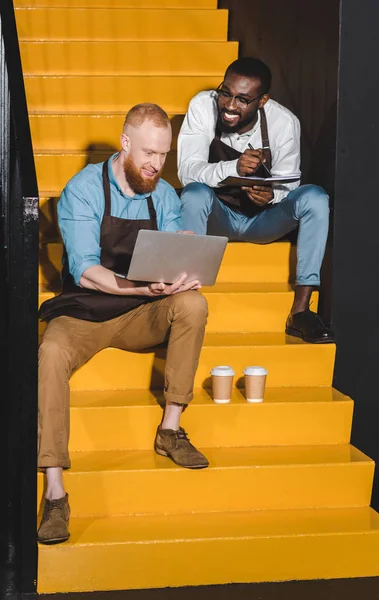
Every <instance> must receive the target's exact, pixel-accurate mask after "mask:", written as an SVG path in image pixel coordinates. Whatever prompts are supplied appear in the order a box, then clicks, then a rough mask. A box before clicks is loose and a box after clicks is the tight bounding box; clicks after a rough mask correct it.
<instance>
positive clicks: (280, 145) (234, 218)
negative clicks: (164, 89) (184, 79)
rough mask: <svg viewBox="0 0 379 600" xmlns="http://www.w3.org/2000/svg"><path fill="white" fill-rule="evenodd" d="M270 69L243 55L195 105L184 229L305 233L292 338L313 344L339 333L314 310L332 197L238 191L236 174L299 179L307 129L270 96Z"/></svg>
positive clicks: (188, 135)
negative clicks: (234, 180) (228, 180)
mask: <svg viewBox="0 0 379 600" xmlns="http://www.w3.org/2000/svg"><path fill="white" fill-rule="evenodd" d="M270 86H271V71H270V69H269V68H268V66H267V65H266V64H265V63H263V62H262V61H261V60H259V59H256V58H250V57H245V58H240V59H238V60H236V61H234V62H233V63H232V64H231V65H229V67H228V68H227V70H226V73H225V76H224V80H223V82H222V83H221V84H220V86H219V87H218V88H217V90H215V91H206V92H200V93H199V94H197V95H196V96H195V97H194V98H193V99H192V100H191V102H190V105H189V108H188V111H187V114H186V116H185V119H184V121H183V125H182V127H181V130H180V134H179V138H178V173H179V178H180V180H181V182H182V184H183V185H184V189H183V191H182V194H181V202H182V219H183V225H184V228H185V229H190V230H192V231H194V232H195V233H198V234H206V233H208V234H210V235H225V236H227V237H228V238H229V239H230V240H235V241H246V242H254V243H257V244H267V243H270V242H273V241H274V240H277V239H279V238H281V237H282V236H283V235H285V234H287V233H288V232H290V231H292V230H293V229H296V228H297V227H298V228H299V234H298V240H297V272H296V286H295V297H294V302H293V305H292V308H291V312H290V315H289V316H288V319H287V323H286V333H288V334H290V335H294V336H296V337H299V338H301V339H303V340H304V341H306V342H311V343H328V342H333V341H334V339H333V333H332V332H331V331H330V329H328V328H327V327H326V326H325V324H324V323H323V322H322V320H321V319H320V317H319V316H318V315H317V314H316V313H314V312H312V311H310V310H309V305H310V299H311V295H312V291H313V289H314V287H317V286H319V285H320V268H321V264H322V260H323V257H324V253H325V245H326V239H327V235H328V227H329V199H328V196H327V194H326V192H325V191H324V190H323V189H322V188H320V187H318V186H315V185H302V186H299V182H298V181H297V182H292V183H286V184H281V185H278V184H274V185H273V186H267V185H264V186H262V185H255V186H254V187H239V186H231V185H223V184H222V182H223V181H224V180H225V179H226V178H227V177H229V176H232V177H244V176H252V175H256V176H260V177H266V176H267V175H268V174H269V173H270V172H271V174H272V175H283V176H286V175H292V174H298V175H300V124H299V121H298V119H297V118H296V117H295V115H294V114H292V113H291V112H290V111H289V110H288V109H286V108H285V107H284V106H281V105H280V104H278V103H277V102H275V101H274V100H271V99H270V97H269V90H270Z"/></svg>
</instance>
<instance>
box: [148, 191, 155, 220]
mask: <svg viewBox="0 0 379 600" xmlns="http://www.w3.org/2000/svg"><path fill="white" fill-rule="evenodd" d="M147 208H148V209H149V217H150V221H155V224H156V222H157V213H156V212H155V208H154V204H153V199H152V197H151V195H150V196H149V197H148V199H147Z"/></svg>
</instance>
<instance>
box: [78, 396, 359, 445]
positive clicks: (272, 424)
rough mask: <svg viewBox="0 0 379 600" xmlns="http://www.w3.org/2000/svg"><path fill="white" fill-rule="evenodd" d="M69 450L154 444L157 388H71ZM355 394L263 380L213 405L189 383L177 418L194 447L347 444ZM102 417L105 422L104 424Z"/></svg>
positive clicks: (158, 410) (160, 402)
mask: <svg viewBox="0 0 379 600" xmlns="http://www.w3.org/2000/svg"><path fill="white" fill-rule="evenodd" d="M70 404H71V410H70V413H71V431H70V450H71V451H102V450H103V451H105V450H116V449H134V450H148V449H151V447H152V442H153V440H154V437H155V432H156V428H157V423H159V422H160V419H161V416H162V409H161V406H160V405H163V404H164V399H163V396H162V393H161V392H151V391H149V390H116V391H100V390H97V391H93V392H72V394H71V402H70ZM352 414H353V401H352V400H351V399H350V398H348V397H346V396H344V395H343V394H340V393H339V392H337V390H333V389H332V388H267V389H266V393H265V398H264V402H262V403H261V404H255V405H254V404H249V403H248V402H247V401H246V398H245V396H244V390H234V391H233V394H232V398H231V402H230V403H229V404H226V405H217V404H215V403H214V402H213V400H212V395H211V391H210V390H201V389H200V390H197V389H196V390H194V399H193V401H192V402H191V405H190V407H189V409H188V410H187V411H186V412H185V413H184V415H183V418H182V425H183V427H184V428H185V429H186V431H188V432H189V434H190V437H191V440H192V442H193V443H194V444H195V446H197V447H205V446H207V447H224V448H226V447H242V446H287V445H289V446H294V445H305V444H308V445H313V444H317V445H325V444H348V443H349V441H350V431H351V422H352ZM104 423H106V424H107V425H106V427H104Z"/></svg>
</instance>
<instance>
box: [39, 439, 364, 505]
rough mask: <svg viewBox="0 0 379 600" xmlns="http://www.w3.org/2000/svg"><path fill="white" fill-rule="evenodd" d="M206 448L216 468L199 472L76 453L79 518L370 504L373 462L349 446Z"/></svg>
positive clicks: (126, 455)
mask: <svg viewBox="0 0 379 600" xmlns="http://www.w3.org/2000/svg"><path fill="white" fill-rule="evenodd" d="M151 443H152V444H153V440H152V441H151ZM201 450H202V451H203V452H204V454H205V455H206V456H207V458H208V460H209V465H210V466H209V467H208V468H207V469H201V470H199V471H196V472H194V471H192V470H191V469H183V468H181V467H178V466H176V465H175V464H174V463H173V462H172V461H171V460H170V459H168V458H165V457H162V456H159V455H157V454H156V453H155V452H154V450H140V451H139V450H114V451H110V450H108V451H104V452H74V453H72V455H71V459H72V469H71V470H69V471H67V473H65V486H66V489H67V492H68V493H69V495H70V498H71V502H72V505H71V510H72V514H73V516H89V515H97V516H101V515H103V516H108V515H125V514H159V513H160V514H167V513H172V514H178V513H189V512H207V511H211V512H212V511H228V510H234V511H244V510H279V509H281V510H282V509H283V510H286V509H303V508H319V507H325V508H333V507H334V508H336V507H349V506H350V507H359V506H368V505H369V503H370V498H371V492H372V481H373V475H374V467H375V465H374V462H373V461H372V460H371V459H369V458H368V457H367V456H365V455H364V454H363V453H361V452H360V451H359V450H357V449H356V448H354V447H353V446H350V445H348V444H347V445H331V446H294V447H292V446H285V447H275V446H272V447H250V448H202V449H201ZM83 490H85V494H83ZM42 495H43V476H42V474H39V476H38V498H39V500H40V499H41V498H42ZM88 498H91V502H88Z"/></svg>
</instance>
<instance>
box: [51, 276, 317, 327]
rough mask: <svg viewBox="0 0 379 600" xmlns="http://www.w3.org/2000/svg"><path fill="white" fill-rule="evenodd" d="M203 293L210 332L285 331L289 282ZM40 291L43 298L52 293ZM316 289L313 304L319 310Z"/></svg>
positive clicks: (232, 286)
mask: <svg viewBox="0 0 379 600" xmlns="http://www.w3.org/2000/svg"><path fill="white" fill-rule="evenodd" d="M201 293H202V294H203V295H204V296H205V297H206V299H207V301H208V309H209V315H208V323H207V332H209V333H217V332H219V331H223V332H229V333H234V332H254V331H266V332H277V331H283V330H284V328H285V323H286V319H287V316H288V314H289V312H290V310H291V306H292V303H293V291H292V289H291V287H290V286H289V285H288V284H286V283H265V284H259V283H216V285H214V286H213V287H204V288H202V290H201ZM52 295H53V294H52V293H42V294H40V302H41V303H42V302H43V301H44V300H47V299H48V298H50V297H52ZM317 300H318V294H317V292H315V293H314V295H313V305H312V306H313V307H314V308H315V310H317Z"/></svg>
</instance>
